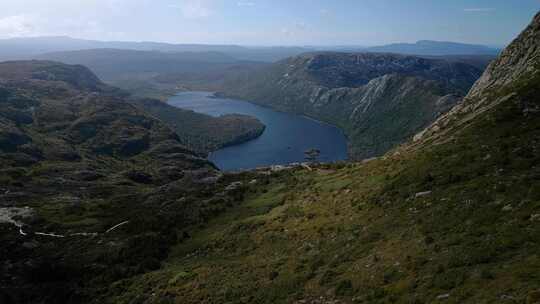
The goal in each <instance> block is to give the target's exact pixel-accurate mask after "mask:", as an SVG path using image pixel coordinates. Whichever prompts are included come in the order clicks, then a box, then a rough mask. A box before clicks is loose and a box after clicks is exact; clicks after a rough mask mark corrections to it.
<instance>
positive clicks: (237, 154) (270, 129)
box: [168, 92, 347, 171]
mask: <svg viewBox="0 0 540 304" xmlns="http://www.w3.org/2000/svg"><path fill="white" fill-rule="evenodd" d="M168 103H169V104H170V105H172V106H175V107H179V108H182V109H188V110H193V111H195V112H199V113H204V114H208V115H212V116H220V115H224V114H233V113H237V114H245V115H250V116H253V117H256V118H258V119H259V120H260V121H261V122H262V123H264V124H265V125H266V130H265V131H264V133H263V134H262V135H261V136H260V137H258V138H256V139H253V140H251V141H248V142H245V143H242V144H238V145H234V146H230V147H226V148H223V149H221V150H218V151H215V152H212V153H210V155H209V157H208V158H209V160H210V161H212V162H213V163H214V164H216V165H217V166H218V167H219V168H220V169H221V170H224V171H231V170H240V169H252V168H256V167H262V166H270V165H283V164H290V163H295V162H303V161H305V156H306V155H305V153H304V152H305V151H306V150H309V149H318V150H320V151H321V154H320V157H319V161H321V162H334V161H339V160H345V159H346V158H347V140H346V138H345V135H344V134H343V132H342V131H341V130H340V129H338V128H336V127H334V126H332V125H329V124H325V123H322V122H318V121H316V120H313V119H309V118H307V117H303V116H299V115H294V114H288V113H283V112H278V111H274V110H272V109H269V108H265V107H261V106H258V105H255V104H252V103H249V102H246V101H241V100H235V99H230V98H216V97H214V95H213V93H210V92H182V93H179V94H177V95H175V96H173V97H171V98H170V99H169V100H168Z"/></svg>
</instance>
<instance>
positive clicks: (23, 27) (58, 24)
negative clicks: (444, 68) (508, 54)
mask: <svg viewBox="0 0 540 304" xmlns="http://www.w3.org/2000/svg"><path fill="white" fill-rule="evenodd" d="M539 10H540V0H0V38H11V37H32V36H70V37H74V38H84V39H95V40H120V41H160V42H171V43H203V44H239V45H253V46H254V45H261V46H268V45H298V46H305V45H310V46H329V45H349V46H352V45H358V46H372V45H381V44H387V43H394V42H415V41H417V40H440V41H455V42H465V43H475V44H485V45H490V46H504V45H506V44H508V43H509V42H510V41H511V40H512V39H513V38H514V37H515V36H516V35H517V34H518V33H519V32H520V31H521V30H522V29H523V28H524V27H525V26H526V25H527V24H528V23H529V22H530V20H531V18H532V17H533V16H534V14H535V13H536V12H538V11H539Z"/></svg>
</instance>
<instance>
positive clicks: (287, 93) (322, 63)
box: [215, 52, 481, 159]
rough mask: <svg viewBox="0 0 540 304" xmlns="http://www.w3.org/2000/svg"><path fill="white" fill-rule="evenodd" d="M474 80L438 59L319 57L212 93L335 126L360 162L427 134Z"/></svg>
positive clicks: (286, 63) (472, 70)
mask: <svg viewBox="0 0 540 304" xmlns="http://www.w3.org/2000/svg"><path fill="white" fill-rule="evenodd" d="M480 75H481V70H480V69H478V68H477V67H475V66H472V65H468V64H466V63H461V62H453V61H450V60H443V59H428V58H422V57H416V56H407V55H397V54H379V53H335V52H317V53H307V54H303V55H299V56H296V57H292V58H289V59H286V60H283V61H280V62H278V63H275V64H273V65H270V66H268V67H262V68H259V69H253V70H251V71H247V72H246V73H244V74H241V75H231V76H230V77H225V80H224V81H222V82H221V83H218V84H216V85H215V89H216V90H218V91H219V92H221V93H223V94H224V95H226V96H231V97H235V98H240V99H245V100H249V101H251V102H254V103H258V104H261V105H265V106H270V107H274V108H276V109H278V110H281V111H286V112H292V113H297V114H302V115H307V116H311V117H313V118H315V119H319V120H322V121H325V122H328V123H332V124H334V125H337V126H338V127H340V128H342V129H343V130H344V131H345V133H346V134H347V136H348V137H349V139H350V155H351V156H352V157H353V158H356V159H359V158H360V159H361V158H369V157H373V156H375V155H380V154H382V153H384V152H385V151H387V150H388V149H390V148H391V147H393V146H394V145H395V144H397V143H400V142H403V141H404V140H406V139H407V138H409V136H412V135H414V134H415V133H416V132H418V131H420V130H421V129H422V128H424V127H426V126H427V125H428V124H429V123H431V122H432V121H433V120H434V119H435V118H436V117H437V116H438V115H440V114H442V113H444V112H445V111H447V110H449V109H450V107H451V106H453V105H454V104H456V103H457V101H458V100H459V98H460V97H461V96H464V95H465V94H466V93H467V91H468V89H469V88H470V86H472V84H473V83H474V81H476V79H477V78H478V77H480ZM415 108H418V109H419V110H418V111H415ZM405 113H406V114H405ZM385 117H386V118H385ZM391 117H394V118H396V117H397V119H395V120H394V119H391Z"/></svg>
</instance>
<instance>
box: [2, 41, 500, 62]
mask: <svg viewBox="0 0 540 304" xmlns="http://www.w3.org/2000/svg"><path fill="white" fill-rule="evenodd" d="M88 49H125V50H135V51H159V52H167V53H174V52H197V53H198V52H203V53H204V52H218V53H223V54H224V55H227V56H230V57H232V58H234V59H237V60H250V61H264V62H275V61H279V60H282V59H285V58H287V57H292V56H296V55H299V54H301V53H306V52H313V51H344V52H359V51H364V52H383V53H401V54H409V55H421V56H446V55H497V54H498V53H499V52H500V50H499V49H496V48H491V47H488V46H483V45H474V44H464V43H456V42H444V41H430V40H422V41H418V42H416V43H395V44H388V45H382V46H374V47H360V46H357V47H355V46H335V47H331V46H326V47H321V46H311V47H300V46H289V47H285V46H276V47H247V46H240V45H226V44H224V45H210V44H172V43H162V42H131V41H97V40H85V39H75V38H70V37H64V36H60V37H30V38H11V39H2V40H0V60H19V59H33V58H34V57H35V56H36V55H41V54H44V53H51V52H65V51H79V50H88Z"/></svg>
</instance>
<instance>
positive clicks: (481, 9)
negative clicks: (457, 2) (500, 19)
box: [463, 7, 495, 12]
mask: <svg viewBox="0 0 540 304" xmlns="http://www.w3.org/2000/svg"><path fill="white" fill-rule="evenodd" d="M463 10H464V11H465V12H492V11H494V10H495V8H493V7H472V8H465V9H463Z"/></svg>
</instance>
